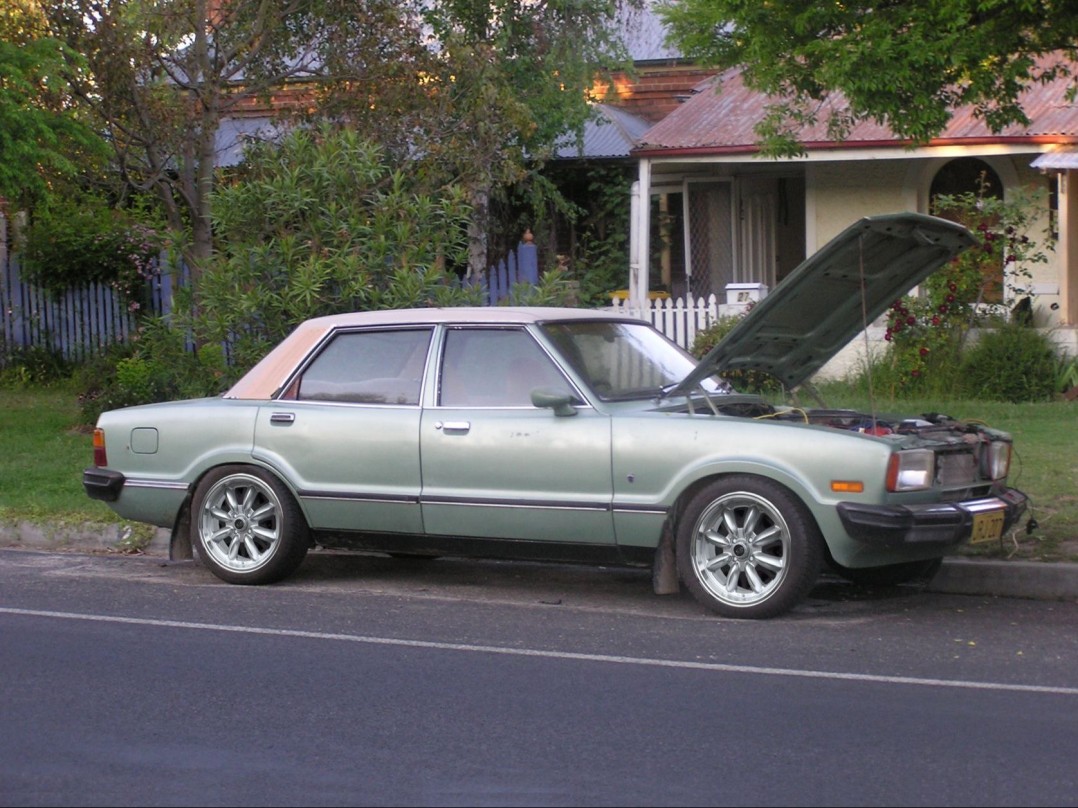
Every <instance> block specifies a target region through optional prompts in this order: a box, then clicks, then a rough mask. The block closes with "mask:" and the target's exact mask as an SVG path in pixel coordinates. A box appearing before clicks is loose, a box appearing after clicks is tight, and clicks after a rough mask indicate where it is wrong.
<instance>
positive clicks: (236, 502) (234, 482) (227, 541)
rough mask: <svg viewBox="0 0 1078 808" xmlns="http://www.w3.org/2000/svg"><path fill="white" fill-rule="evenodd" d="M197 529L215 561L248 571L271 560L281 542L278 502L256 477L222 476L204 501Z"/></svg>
mask: <svg viewBox="0 0 1078 808" xmlns="http://www.w3.org/2000/svg"><path fill="white" fill-rule="evenodd" d="M199 531H200V535H201V537H202V543H203V545H205V547H206V550H207V551H208V552H209V553H210V555H211V556H212V558H213V560H214V561H216V562H217V563H218V564H220V565H221V566H222V567H225V568H227V569H230V570H234V571H237V572H250V571H251V570H255V569H258V568H259V567H261V566H262V565H263V564H265V563H266V562H268V561H269V560H270V558H271V557H272V556H273V551H274V549H275V548H276V547H277V544H278V542H279V541H280V537H281V501H280V500H279V499H278V498H277V495H276V494H274V493H273V491H272V489H270V488H269V487H268V486H267V485H266V484H265V483H263V482H262V481H261V480H259V479H258V478H257V477H252V476H250V475H247V474H236V475H233V476H230V477H225V478H224V479H223V480H221V481H220V482H218V483H217V484H216V485H215V486H214V487H213V488H211V489H210V491H209V493H208V494H207V495H206V499H205V500H204V501H203V504H202V514H201V520H200V525H199Z"/></svg>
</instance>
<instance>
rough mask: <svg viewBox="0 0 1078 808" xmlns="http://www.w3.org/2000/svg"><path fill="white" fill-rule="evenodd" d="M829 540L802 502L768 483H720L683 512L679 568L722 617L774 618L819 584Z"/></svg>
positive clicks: (739, 478)
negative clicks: (824, 547) (821, 534)
mask: <svg viewBox="0 0 1078 808" xmlns="http://www.w3.org/2000/svg"><path fill="white" fill-rule="evenodd" d="M822 558H823V538H822V537H821V536H820V532H819V529H818V528H817V527H816V523H815V520H813V518H812V515H811V514H810V513H809V511H808V509H807V508H806V507H805V506H804V504H803V503H802V502H801V501H800V500H799V499H798V498H797V497H796V496H795V495H794V494H793V493H792V492H791V491H790V490H789V489H787V488H785V487H784V486H781V485H779V484H778V483H775V482H773V481H771V480H768V479H765V478H763V477H756V476H752V475H731V476H729V477H721V478H719V479H717V480H715V481H714V482H712V483H710V484H708V485H707V486H706V487H704V488H703V489H702V490H701V491H699V492H698V493H697V494H696V495H695V496H693V498H692V499H691V500H689V503H688V504H687V505H686V507H685V509H684V511H683V512H682V514H681V519H680V520H679V524H678V533H677V565H678V572H679V574H680V576H681V580H682V581H683V582H684V583H685V586H686V587H687V588H688V589H689V591H690V592H691V593H692V594H693V596H694V597H695V598H696V599H697V600H698V601H700V602H701V603H703V604H704V605H705V606H707V607H708V608H709V609H711V610H712V611H715V612H717V613H719V614H721V615H723V616H724V617H739V618H757V619H759V618H768V617H775V616H776V615H779V614H782V613H783V612H786V611H789V610H790V609H792V608H793V607H794V606H795V605H796V604H797V603H798V602H800V601H801V600H802V599H803V598H804V597H805V596H806V595H807V594H808V592H809V590H810V589H811V588H812V586H813V585H814V584H815V583H816V579H817V577H818V576H819V572H820V565H821V563H822Z"/></svg>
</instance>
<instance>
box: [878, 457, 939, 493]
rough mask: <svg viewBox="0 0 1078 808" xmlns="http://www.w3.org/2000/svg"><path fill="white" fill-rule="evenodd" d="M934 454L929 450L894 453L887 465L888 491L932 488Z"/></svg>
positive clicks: (934, 463) (934, 472)
mask: <svg viewBox="0 0 1078 808" xmlns="http://www.w3.org/2000/svg"><path fill="white" fill-rule="evenodd" d="M935 477H936V454H935V452H933V451H932V450H931V449H907V450H905V451H902V452H895V453H894V454H892V455H891V459H890V461H889V462H888V464H887V490H888V491H920V490H922V489H925V488H931V487H932V481H933V480H934V479H935Z"/></svg>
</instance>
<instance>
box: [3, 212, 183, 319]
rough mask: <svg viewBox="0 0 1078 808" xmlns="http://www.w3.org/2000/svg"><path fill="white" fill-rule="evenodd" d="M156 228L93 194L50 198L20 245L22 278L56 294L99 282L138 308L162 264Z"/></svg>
mask: <svg viewBox="0 0 1078 808" xmlns="http://www.w3.org/2000/svg"><path fill="white" fill-rule="evenodd" d="M162 248H163V238H162V236H161V234H160V232H159V231H158V230H155V229H154V228H151V227H149V226H147V225H145V224H142V223H140V222H138V221H137V220H135V219H134V218H133V217H132V216H130V215H127V214H125V213H123V212H121V211H117V210H113V209H111V208H109V207H108V206H107V205H106V204H104V203H103V202H101V201H98V200H96V199H95V198H92V197H90V198H87V197H82V198H78V199H73V200H71V199H68V200H63V201H58V202H54V203H53V204H52V205H50V206H49V207H48V208H46V209H43V210H40V211H37V212H36V213H35V214H34V218H33V222H32V223H31V225H30V227H29V229H28V232H27V234H26V240H25V243H24V244H23V245H22V257H23V266H22V269H23V278H24V280H26V281H27V282H29V283H33V284H36V285H38V286H40V287H42V288H43V289H45V290H46V291H48V292H50V293H51V294H54V295H59V294H63V293H64V292H65V291H67V290H68V289H71V288H73V287H78V286H82V285H84V284H87V283H103V284H107V285H109V286H112V287H113V288H114V289H115V290H116V291H117V292H119V293H120V294H122V295H123V296H124V298H125V299H126V300H127V301H128V306H129V307H130V308H131V309H132V310H135V309H138V308H140V307H141V306H142V305H143V303H144V302H145V301H144V297H145V295H146V292H147V282H148V281H149V280H150V279H151V278H153V277H154V276H156V275H157V274H158V273H159V272H160V269H159V267H158V263H157V258H158V256H159V255H160V253H161V250H162Z"/></svg>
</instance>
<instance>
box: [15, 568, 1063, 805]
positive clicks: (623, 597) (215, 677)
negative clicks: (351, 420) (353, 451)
mask: <svg viewBox="0 0 1078 808" xmlns="http://www.w3.org/2000/svg"><path fill="white" fill-rule="evenodd" d="M1076 626H1078V604H1075V603H1073V602H1052V601H1038V600H1030V599H1024V598H999V597H985V596H970V595H953V594H944V593H936V592H930V591H925V590H923V589H920V588H917V587H894V588H889V589H881V590H875V591H871V590H865V589H861V588H858V587H854V586H852V585H849V584H846V583H844V582H840V581H838V580H832V579H827V578H825V579H823V580H822V581H821V583H820V585H819V586H817V587H816V589H815V590H814V591H813V592H812V593H811V596H810V597H809V598H808V599H807V600H806V601H805V602H804V603H803V604H802V605H801V606H799V607H798V608H797V609H795V610H794V611H793V612H792V613H790V614H789V615H787V616H785V617H782V618H779V619H776V620H770V621H735V620H723V619H720V618H717V617H715V616H713V615H711V614H710V613H708V612H706V611H704V610H703V609H702V608H701V607H699V606H698V605H697V604H696V603H694V602H693V601H692V600H691V599H690V598H689V597H688V596H666V597H657V596H655V595H653V594H652V593H651V591H650V587H649V577H648V575H647V573H646V572H643V571H634V570H613V569H603V568H585V567H571V566H565V565H543V564H528V563H499V562H477V561H454V560H448V559H445V560H439V561H435V562H430V563H415V562H401V561H398V560H393V559H388V558H384V557H378V556H363V555H338V554H330V553H323V552H314V553H312V554H311V555H310V556H309V557H308V560H307V561H306V562H305V564H304V565H303V566H302V567H301V569H300V570H299V572H298V573H297V575H295V576H294V577H293V578H290V579H289V580H288V581H286V582H284V583H282V584H279V585H275V586H271V587H257V588H249V587H235V586H229V585H226V584H223V583H221V582H219V581H218V580H217V579H216V578H214V577H213V576H212V575H211V574H210V573H209V572H208V571H206V570H205V569H203V568H201V567H200V566H198V565H197V564H195V563H194V562H189V561H185V562H169V561H167V560H166V559H165V558H162V557H154V556H150V555H145V556H125V555H102V554H96V555H89V554H80V553H71V552H68V553H47V552H37V551H31V552H27V551H23V550H0V660H2V662H3V671H4V675H3V677H2V678H0V704H3V705H4V707H3V731H2V732H0V804H2V805H61V804H62V805H191V804H202V805H345V804H352V805H474V806H480V805H716V804H744V805H749V804H752V805H765V804H783V805H795V804H796V805H809V804H813V805H821V804H826V805H836V806H837V805H897V804H905V805H974V804H976V805H986V806H987V805H1078V769H1076V767H1075V766H1074V760H1073V757H1074V750H1075V749H1078V631H1076V630H1075V627H1076Z"/></svg>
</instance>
